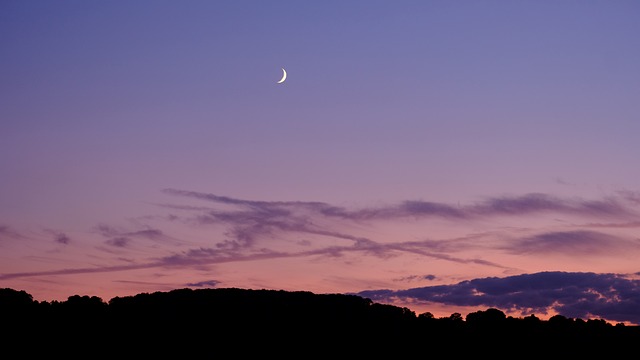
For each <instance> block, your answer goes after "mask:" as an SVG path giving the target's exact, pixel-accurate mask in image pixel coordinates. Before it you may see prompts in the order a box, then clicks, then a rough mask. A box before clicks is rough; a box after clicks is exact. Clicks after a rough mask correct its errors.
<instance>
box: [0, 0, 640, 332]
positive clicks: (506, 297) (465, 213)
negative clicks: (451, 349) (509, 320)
mask: <svg viewBox="0 0 640 360" xmlns="http://www.w3.org/2000/svg"><path fill="white" fill-rule="evenodd" d="M638 15H640V3H638V2H636V1H622V0H621V1H597V0H590V1H569V0H560V1H555V0H554V1H550V0H549V1H526V0H525V1H506V0H505V1H493V0H486V1H466V0H459V1H444V0H443V1H431V0H427V1H407V0H398V1H377V0H371V1H356V0H350V1H336V0H325V1H249V0H239V1H226V0H221V1H200V0H190V1H163V0H157V1H146V0H135V1H122V0H114V1H102V2H101V1H71V0H60V1H40V0H29V1H17V0H5V1H2V2H0V204H1V205H0V287H7V288H13V289H16V290H25V291H27V292H28V293H29V294H31V295H32V296H33V297H34V300H38V301H53V300H59V301H62V300H66V299H67V298H68V297H69V296H72V295H91V296H99V297H101V298H102V299H104V300H105V301H108V300H109V299H111V298H113V297H116V296H129V295H135V294H138V293H142V292H155V291H169V290H172V289H176V288H185V287H188V288H193V289H197V288H212V287H219V288H220V287H237V288H249V289H282V290H288V291H311V292H315V293H349V294H360V295H363V296H366V297H369V298H371V299H373V300H375V301H377V302H383V303H390V304H395V305H398V306H403V307H408V308H410V309H412V310H414V311H415V312H416V313H418V314H419V313H422V312H426V311H428V312H431V313H432V314H434V315H435V316H438V317H445V316H449V315H450V314H452V313H454V312H458V313H461V314H463V315H465V314H467V313H469V312H472V311H476V310H484V309H487V308H489V307H495V308H498V309H500V310H502V311H504V312H505V313H507V314H509V315H513V316H527V315H530V314H535V315H536V316H538V317H540V318H543V319H544V318H549V317H550V316H553V315H555V314H560V315H563V316H567V317H576V318H582V319H588V318H598V319H605V320H608V321H611V322H620V323H626V324H640V267H639V266H638V261H637V260H638V259H639V258H640V235H639V230H640V182H639V180H640V166H638V160H637V158H638V155H640V141H638V138H639V135H640V117H639V115H640V37H638V34H640V22H638V21H637V19H638ZM283 69H284V71H286V73H287V77H286V80H285V81H284V82H282V83H278V82H279V81H280V79H281V78H282V76H283Z"/></svg>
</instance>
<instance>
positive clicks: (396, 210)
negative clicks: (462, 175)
mask: <svg viewBox="0 0 640 360" xmlns="http://www.w3.org/2000/svg"><path fill="white" fill-rule="evenodd" d="M163 192H164V193H166V194H170V195H175V196H182V197H189V198H195V199H200V200H206V201H210V202H215V203H219V204H225V205H236V206H239V207H242V208H245V209H246V210H248V211H249V212H250V213H252V214H256V213H260V214H262V215H269V216H286V215H292V214H295V213H297V212H300V211H302V210H305V211H308V212H311V213H312V214H314V215H321V216H323V217H327V218H336V219H342V220H353V221H357V220H384V219H394V218H410V217H413V218H416V217H430V216H436V217H442V218H450V219H472V218H474V219H475V218H482V217H491V216H505V215H509V216H518V215H529V214H533V213H552V212H554V213H563V214H568V215H582V216H588V217H629V216H635V215H636V214H635V213H634V212H633V211H631V210H630V209H629V208H627V207H625V206H624V205H623V204H622V203H621V202H620V201H618V200H617V199H614V198H610V199H604V200H583V199H567V198H559V197H554V196H551V195H547V194H541V193H530V194H525V195H520V196H501V197H491V198H488V199H485V200H483V201H480V202H478V203H475V204H471V205H467V206H452V205H448V204H443V203H437V202H430V201H422V200H410V201H404V202H401V203H399V204H396V205H388V206H383V207H371V208H364V209H356V210H349V209H345V208H343V207H338V206H333V205H330V204H327V203H323V202H302V201H253V200H243V199H236V198H231V197H226V196H218V195H214V194H206V193H200V192H194V191H185V190H176V189H165V190H163ZM627 197H628V196H627ZM245 215H246V214H245Z"/></svg>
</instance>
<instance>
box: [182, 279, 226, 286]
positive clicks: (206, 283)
mask: <svg viewBox="0 0 640 360" xmlns="http://www.w3.org/2000/svg"><path fill="white" fill-rule="evenodd" d="M218 284H220V282H219V281H217V280H205V281H198V282H194V283H187V284H186V285H187V286H189V287H216V286H217V285H218Z"/></svg>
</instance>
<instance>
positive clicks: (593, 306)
mask: <svg viewBox="0 0 640 360" xmlns="http://www.w3.org/2000/svg"><path fill="white" fill-rule="evenodd" d="M358 295H360V296H363V297H367V298H370V299H372V300H374V301H385V302H387V301H388V302H391V301H394V300H397V299H406V300H414V301H416V300H417V301H423V302H431V303H442V304H447V305H456V306H476V307H496V308H499V309H503V310H506V311H519V312H520V313H521V314H523V315H527V314H531V313H537V314H547V313H548V312H549V311H555V312H557V313H559V314H561V315H563V316H567V317H573V318H583V319H586V318H590V317H598V318H604V319H607V320H611V321H631V322H633V323H636V324H640V280H633V279H629V278H627V277H626V276H625V275H620V274H597V273H590V272H586V273H581V272H559V271H556V272H554V271H550V272H540V273H534V274H523V275H516V276H509V277H504V278H496V277H491V278H480V279H473V280H468V281H462V282H460V283H457V284H453V285H437V286H426V287H420V288H413V289H407V290H397V291H392V290H370V291H363V292H360V293H358Z"/></svg>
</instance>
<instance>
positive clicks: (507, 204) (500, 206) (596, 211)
mask: <svg viewBox="0 0 640 360" xmlns="http://www.w3.org/2000/svg"><path fill="white" fill-rule="evenodd" d="M468 211H469V212H471V213H474V214H480V215H527V214H531V213H541V212H555V213H564V214H576V215H583V216H589V217H598V216H630V215H632V214H633V213H632V212H631V211H630V210H629V209H627V208H626V207H624V206H623V205H622V204H620V203H619V202H618V201H616V200H614V199H605V200H583V199H565V198H558V197H554V196H550V195H546V194H540V193H532V194H526V195H522V196H509V197H507V196H504V197H494V198H490V199H487V200H485V201H483V202H481V203H479V204H476V205H473V206H471V207H469V209H468Z"/></svg>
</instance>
